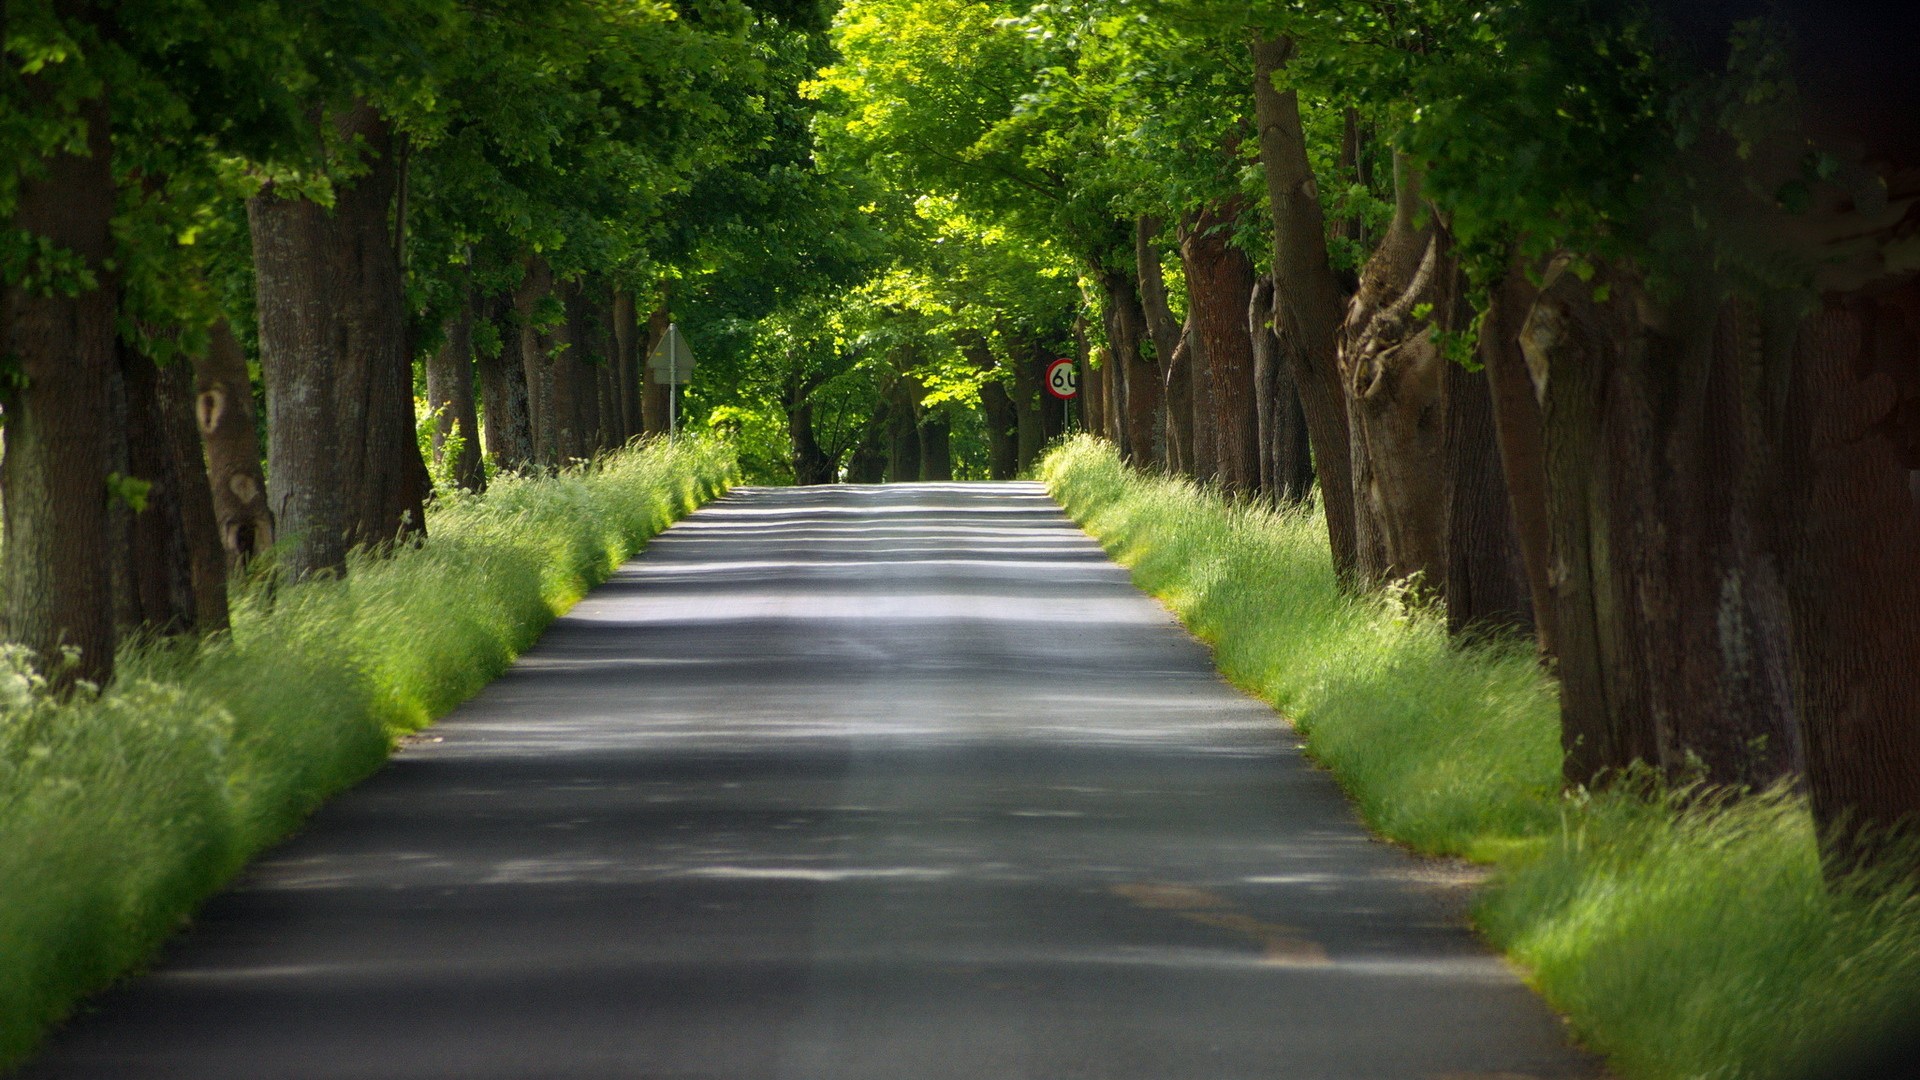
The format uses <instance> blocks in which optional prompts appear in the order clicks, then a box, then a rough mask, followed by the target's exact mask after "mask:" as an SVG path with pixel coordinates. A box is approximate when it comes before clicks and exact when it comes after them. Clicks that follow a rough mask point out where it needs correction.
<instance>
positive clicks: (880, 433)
mask: <svg viewBox="0 0 1920 1080" xmlns="http://www.w3.org/2000/svg"><path fill="white" fill-rule="evenodd" d="M890 423H891V420H890V419H889V417H888V416H887V409H886V403H885V402H882V403H881V404H880V407H879V408H878V409H876V410H875V411H874V414H873V417H872V418H871V419H869V420H868V421H867V424H866V427H864V428H862V429H861V432H860V441H859V442H857V443H855V444H854V446H853V452H852V453H851V454H849V455H847V483H849V484H879V483H884V482H885V481H886V479H887V433H888V431H889V425H890Z"/></svg>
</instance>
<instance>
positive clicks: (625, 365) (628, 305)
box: [613, 289, 645, 444]
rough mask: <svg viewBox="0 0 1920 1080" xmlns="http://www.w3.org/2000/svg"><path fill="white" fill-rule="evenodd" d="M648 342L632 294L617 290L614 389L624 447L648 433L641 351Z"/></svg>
mask: <svg viewBox="0 0 1920 1080" xmlns="http://www.w3.org/2000/svg"><path fill="white" fill-rule="evenodd" d="M644 345H645V342H644V341H643V337H642V334H641V331H640V324H639V313H638V312H637V311H636V309H635V308H634V306H633V293H632V292H630V291H629V290H626V289H617V290H615V291H614V294H613V351H614V372H613V379H614V387H615V392H616V400H618V402H619V413H620V430H619V434H618V439H619V441H620V442H621V443H623V444H624V443H625V442H627V440H629V439H631V438H633V437H634V436H635V435H638V434H640V433H641V432H642V431H644V430H645V427H644V423H645V421H644V418H643V417H642V416H641V415H640V361H641V359H642V357H641V355H640V350H641V349H642V348H643V347H644Z"/></svg>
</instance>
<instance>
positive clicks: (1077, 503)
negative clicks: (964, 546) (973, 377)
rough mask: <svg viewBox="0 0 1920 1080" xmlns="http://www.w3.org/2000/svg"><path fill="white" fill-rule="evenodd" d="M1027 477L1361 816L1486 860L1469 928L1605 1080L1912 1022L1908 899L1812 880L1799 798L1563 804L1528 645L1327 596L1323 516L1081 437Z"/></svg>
mask: <svg viewBox="0 0 1920 1080" xmlns="http://www.w3.org/2000/svg"><path fill="white" fill-rule="evenodd" d="M1038 473H1039V476H1040V478H1041V479H1042V480H1044V481H1045V482H1046V484H1047V486H1048V489H1049V490H1050V491H1051V492H1052V493H1053V494H1054V496H1055V497H1056V498H1057V499H1059V501H1060V502H1061V504H1062V505H1063V506H1064V507H1065V508H1066V509H1067V512H1068V513H1069V514H1070V515H1071V516H1072V517H1073V518H1074V520H1076V521H1077V522H1079V523H1080V524H1081V525H1082V527H1084V528H1086V529H1087V531H1088V532H1089V533H1091V534H1092V535H1093V536H1094V537H1095V538H1096V539H1098V540H1099V541H1100V542H1101V543H1102V544H1103V545H1104V546H1105V547H1106V549H1107V550H1108V552H1109V553H1111V554H1112V555H1113V556H1114V557H1115V558H1116V559H1118V560H1119V561H1120V562H1121V563H1122V564H1124V565H1126V566H1127V567H1129V568H1130V569H1131V570H1132V572H1133V576H1134V580H1135V581H1136V582H1137V583H1138V584H1139V585H1140V586H1141V587H1142V588H1144V589H1146V590H1147V591H1148V592H1150V593H1153V594H1154V595H1156V596H1158V597H1160V598H1161V599H1162V600H1163V601H1164V602H1165V603H1166V604H1167V605H1168V606H1169V607H1170V608H1171V609H1172V610H1173V611H1174V612H1175V613H1176V614H1177V615H1179V616H1180V618H1181V619H1182V620H1183V621H1185V622H1186V624H1187V626H1188V627H1189V628H1190V629H1191V630H1192V631H1193V632H1194V633H1195V634H1196V635H1197V636H1198V637H1200V638H1201V639H1203V640H1204V641H1206V642H1207V643H1209V644H1210V645H1211V646H1212V647H1213V649H1214V655H1215V661H1216V663H1217V664H1218V665H1219V667H1220V670H1221V672H1222V673H1223V674H1225V675H1226V676H1227V677H1228V678H1229V679H1231V680H1232V681H1233V682H1235V683H1236V684H1238V685H1239V686H1241V687H1243V688H1244V689H1246V690H1248V691H1249V692H1251V693H1254V694H1256V695H1258V696H1260V697H1262V698H1264V699H1265V700H1267V701H1269V702H1272V703H1273V704H1274V705H1275V707H1277V708H1278V709H1280V710H1281V711H1282V712H1283V713H1284V714H1286V716H1287V717H1288V718H1289V719H1291V720H1292V722H1293V724H1294V726H1295V727H1296V728H1297V729H1298V730H1299V731H1300V732H1301V733H1302V734H1303V735H1304V737H1305V739H1306V743H1307V747H1308V750H1309V752H1310V753H1311V754H1312V755H1313V757H1314V758H1315V759H1316V760H1318V761H1319V762H1320V763H1322V764H1323V765H1325V766H1326V767H1327V768H1328V769H1329V770H1331V772H1332V773H1333V775H1334V776H1335V777H1336V778H1337V779H1338V780H1339V782H1340V783H1341V785H1342V786H1343V787H1344V788H1345V789H1346V791H1347V792H1348V794H1349V795H1350V796H1351V797H1352V799H1353V800H1354V802H1355V803H1356V805H1357V806H1358V808H1359V811H1360V813H1361V814H1362V816H1363V817H1364V818H1365V819H1366V820H1367V822H1368V823H1369V824H1370V825H1371V826H1372V827H1373V828H1374V829H1375V830H1377V831H1378V832H1380V833H1381V834H1383V835H1384V836H1386V837H1388V838H1390V839H1393V840H1396V841H1399V842H1401V843H1403V844H1406V845H1408V846H1410V847H1412V848H1414V849H1415V850H1417V851H1420V852H1424V853H1428V854H1434V855H1457V856H1465V857H1467V858H1471V859H1474V860H1477V861H1480V862H1484V863H1491V864H1493V866H1494V868H1495V872H1494V878H1493V880H1492V882H1491V883H1490V885H1489V886H1488V887H1487V888H1486V889H1485V890H1483V893H1482V895H1481V897H1480V899H1479V902H1478V904H1477V906H1476V910H1475V919H1476V921H1477V922H1478V923H1479V925H1480V927H1481V929H1482V930H1483V931H1484V932H1485V933H1486V934H1487V936H1488V937H1489V938H1491V939H1492V940H1493V941H1494V943H1495V944H1497V945H1499V946H1500V947H1501V948H1503V949H1505V950H1506V951H1507V952H1508V953H1509V955H1510V956H1512V957H1513V959H1514V960H1516V961H1517V962H1518V963H1519V964H1520V965H1521V966H1522V968H1523V969H1524V970H1525V971H1526V972H1527V974H1528V977H1529V979H1530V981H1531V982H1532V983H1533V985H1534V986H1535V987H1536V988H1537V989H1539V990H1540V992H1541V993H1542V994H1543V995H1544V996H1545V997H1546V998H1547V999H1548V1000H1549V1001H1550V1002H1552V1003H1553V1004H1554V1005H1555V1006H1556V1007H1557V1008H1559V1009H1560V1010H1561V1011H1562V1012H1563V1013H1564V1014H1565V1015H1566V1016H1567V1017H1568V1020H1569V1022H1570V1023H1571V1025H1572V1027H1573V1029H1574V1032H1575V1034H1576V1035H1577V1036H1578V1037H1579V1038H1580V1039H1581V1040H1582V1041H1583V1042H1585V1043H1586V1044H1587V1045H1589V1046H1591V1047H1593V1048H1594V1049H1596V1050H1598V1051H1600V1052H1602V1053H1603V1054H1605V1055H1606V1056H1607V1058H1608V1060H1609V1062H1610V1064H1611V1066H1612V1067H1613V1068H1614V1069H1615V1070H1617V1071H1618V1072H1619V1073H1620V1074H1621V1075H1622V1076H1624V1077H1629V1078H1634V1080H1641V1078H1644V1080H1667V1078H1681V1077H1686V1078H1696V1077H1706V1078H1714V1080H1720V1078H1750V1077H1753V1078H1758V1077H1790V1076H1796V1075H1800V1074H1801V1072H1802V1071H1803V1070H1804V1069H1805V1068H1806V1067H1808V1066H1809V1065H1810V1064H1812V1063H1815V1062H1816V1061H1818V1060H1819V1059H1821V1058H1823V1057H1825V1056H1827V1055H1830V1054H1832V1053H1834V1052H1835V1051H1836V1050H1837V1049H1838V1048H1840V1047H1844V1046H1848V1045H1850V1044H1853V1043H1855V1042H1857V1041H1858V1040H1860V1039H1862V1038H1867V1037H1871V1036H1872V1035H1874V1034H1875V1033H1877V1032H1879V1031H1881V1030H1884V1029H1885V1027H1886V1025H1888V1024H1890V1023H1893V1022H1896V1021H1897V1020H1898V1019H1900V1018H1901V1017H1902V1010H1907V1011H1906V1013H1905V1015H1906V1016H1907V1017H1908V1018H1910V1017H1911V1015H1912V1012H1911V1009H1912V1008H1913V1006H1914V1005H1915V1004H1916V1002H1920V996H1917V995H1920V896H1916V894H1915V891H1914V889H1913V887H1912V886H1911V885H1907V884H1899V883H1892V882H1887V881H1869V880H1864V879H1860V880H1854V881H1850V882H1845V883H1841V884H1840V886H1839V887H1837V888H1832V889H1830V888H1828V887H1827V884H1826V883H1825V882H1824V881H1823V879H1822V877H1821V873H1820V866H1819V859H1818V856H1817V853H1816V849H1815V844H1814V837H1813V830H1812V826H1811V823H1810V818H1809V816H1808V813H1807V808H1806V805H1805V802H1804V800H1803V799H1802V798H1801V797H1800V796H1798V795H1796V794H1794V793H1792V792H1789V791H1775V792H1770V793H1766V794H1764V795H1762V796H1759V797H1755V798H1751V799H1747V800H1743V801H1740V802H1737V803H1732V804H1728V803H1725V802H1723V801H1715V800H1711V799H1704V798H1701V797H1699V795H1698V793H1695V792H1684V791H1683V792H1669V793H1665V794H1662V795H1658V796H1654V797H1651V798H1647V797H1633V796H1630V795H1626V794H1603V795H1592V794H1589V793H1587V792H1584V791H1581V792H1573V793H1570V794H1569V793H1563V792H1562V789H1561V784H1560V775H1559V774H1560V746H1559V734H1558V704H1557V701H1556V695H1555V690H1554V687H1553V685H1552V683H1551V681H1550V680H1549V679H1548V678H1547V677H1546V676H1545V675H1543V674H1542V673H1541V671H1540V670H1539V668H1538V665H1537V664H1535V663H1534V660H1533V657H1532V650H1531V647H1530V644H1528V643H1523V642H1512V641H1488V642H1483V643H1480V644H1476V645H1471V646H1468V647H1456V646H1455V645H1453V644H1452V643H1450V642H1449V641H1448V640H1447V636H1446V633H1445V627H1444V624H1443V622H1442V620H1441V619H1440V618H1439V616H1438V614H1437V613H1436V612H1433V611H1430V610H1423V609H1421V608H1420V607H1418V606H1417V605H1411V604H1409V603H1408V602H1407V601H1406V600H1405V598H1404V597H1396V596H1388V597H1383V598H1368V599H1356V598H1352V597H1346V596H1343V595H1341V594H1340V593H1339V591H1338V590H1337V589H1336V588H1335V586H1334V579H1333V569H1332V562H1331V558H1330V556H1329V553H1328V549H1327V539H1326V530H1325V523H1324V520H1323V519H1322V518H1321V517H1320V516H1319V514H1318V513H1317V512H1315V511H1313V510H1304V509H1303V510H1294V511H1274V510H1271V509H1266V508H1261V507H1256V506H1248V505H1242V504H1233V503H1230V502H1228V501H1227V500H1225V499H1223V498H1222V497H1221V496H1220V495H1219V494H1218V493H1217V492H1214V491H1209V490H1206V489H1203V488H1201V487H1199V486H1197V485H1195V484H1193V483H1191V482H1189V481H1185V480H1179V479H1173V478H1168V477H1164V476H1149V475H1145V474H1141V473H1138V472H1135V471H1132V470H1130V469H1128V468H1127V467H1126V466H1124V465H1123V464H1122V463H1121V462H1120V460H1119V458H1118V456H1117V455H1116V454H1115V453H1114V451H1113V449H1112V447H1111V446H1110V445H1109V444H1106V443H1103V442H1100V441H1097V440H1093V439H1088V438H1078V439H1073V440H1069V441H1067V442H1065V443H1063V444H1060V445H1059V446H1057V447H1056V448H1054V449H1053V450H1052V451H1051V452H1050V454H1049V455H1048V456H1047V457H1046V458H1045V460H1044V461H1043V462H1042V464H1041V466H1040V468H1039V469H1038Z"/></svg>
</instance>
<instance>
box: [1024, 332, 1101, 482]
mask: <svg viewBox="0 0 1920 1080" xmlns="http://www.w3.org/2000/svg"><path fill="white" fill-rule="evenodd" d="M1009 351H1010V357H1009V363H1011V364H1012V365H1013V409H1014V423H1015V428H1014V439H1015V447H1014V474H1015V475H1016V476H1017V475H1019V474H1021V473H1024V472H1026V471H1027V470H1028V469H1031V468H1033V463H1034V462H1035V461H1038V460H1039V459H1040V449H1041V447H1043V446H1045V445H1046V444H1047V406H1048V405H1049V404H1051V398H1050V396H1049V395H1048V394H1047V392H1046V390H1045V389H1044V388H1042V386H1041V385H1040V381H1041V378H1042V377H1043V376H1044V374H1045V372H1044V370H1043V365H1044V364H1046V362H1047V360H1046V355H1047V354H1045V353H1043V352H1041V351H1040V350H1039V348H1038V347H1026V346H1023V345H1021V344H1019V343H1014V344H1013V345H1012V346H1011V348H1010V350H1009ZM1083 392H1084V387H1083Z"/></svg>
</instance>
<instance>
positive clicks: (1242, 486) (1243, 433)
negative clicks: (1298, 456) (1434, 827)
mask: <svg viewBox="0 0 1920 1080" xmlns="http://www.w3.org/2000/svg"><path fill="white" fill-rule="evenodd" d="M1239 212H1240V208H1239V207H1238V205H1236V204H1233V203H1227V204H1215V205H1212V206H1208V207H1207V208H1206V209H1204V210H1201V211H1200V212H1198V213H1196V214H1189V215H1188V216H1187V217H1186V219H1185V220H1184V221H1182V223H1181V229H1180V260H1181V262H1182V264H1184V265H1185V266H1186V269H1187V295H1188V296H1190V297H1191V298H1192V301H1193V303H1192V307H1191V309H1190V310H1191V311H1192V318H1193V325H1194V329H1195V331H1196V332H1197V333H1198V335H1199V337H1200V342H1201V351H1202V352H1203V353H1204V354H1205V355H1206V358H1207V363H1208V365H1209V366H1210V367H1211V368H1212V375H1213V380H1212V381H1213V386H1212V390H1213V410H1214V411H1213V429H1214V437H1213V448H1214V465H1215V476H1216V477H1217V478H1218V479H1219V481H1220V484H1221V486H1222V487H1223V488H1225V489H1226V490H1228V491H1230V492H1233V493H1235V494H1240V495H1250V494H1252V493H1253V492H1255V491H1257V490H1258V489H1259V487H1260V457H1259V449H1260V430H1259V424H1258V418H1257V413H1256V411H1255V408H1254V378H1253V377H1254V370H1253V339H1252V337H1251V336H1250V335H1249V334H1248V333H1247V315H1246V312H1247V309H1246V304H1247V297H1248V296H1250V295H1251V294H1252V292H1253V281H1254V273H1253V262H1252V261H1251V260H1250V259H1248V258H1247V255H1246V252H1243V251H1241V250H1240V249H1239V248H1236V247H1234V246H1233V245H1232V244H1229V243H1228V242H1227V241H1228V239H1229V237H1228V226H1229V225H1230V224H1231V223H1232V222H1233V220H1234V219H1235V218H1236V217H1238V216H1239Z"/></svg>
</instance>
